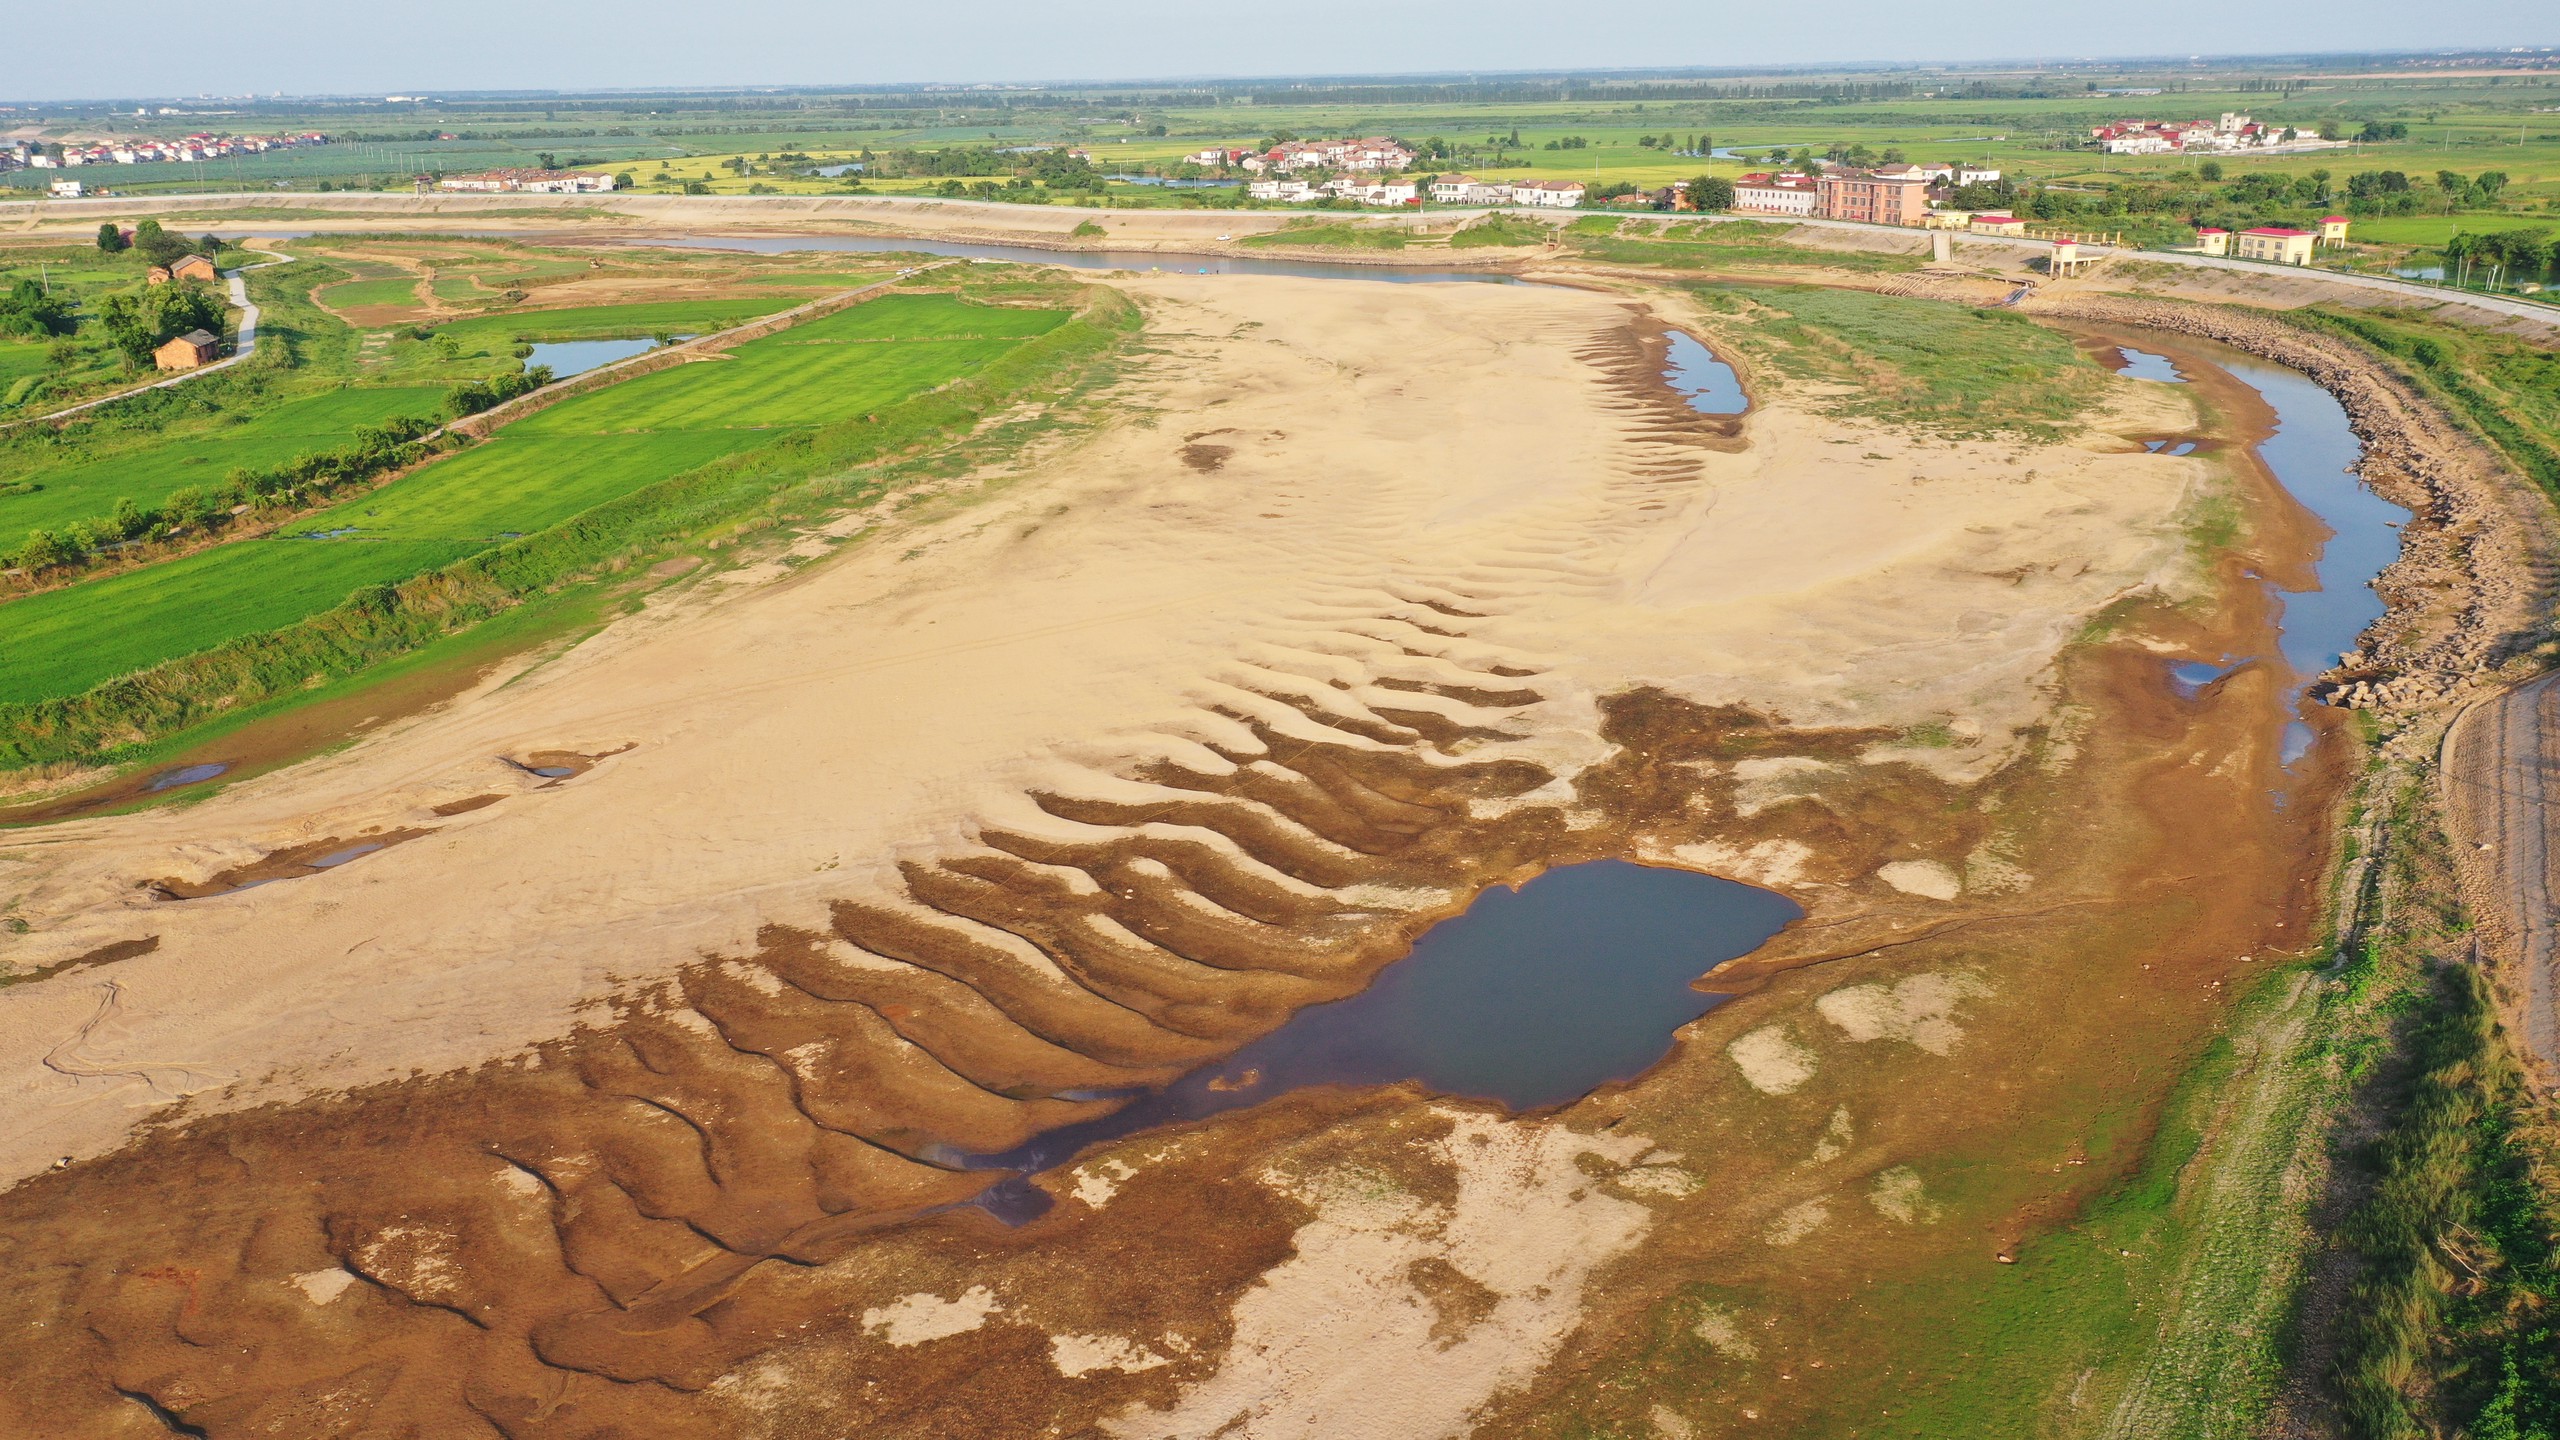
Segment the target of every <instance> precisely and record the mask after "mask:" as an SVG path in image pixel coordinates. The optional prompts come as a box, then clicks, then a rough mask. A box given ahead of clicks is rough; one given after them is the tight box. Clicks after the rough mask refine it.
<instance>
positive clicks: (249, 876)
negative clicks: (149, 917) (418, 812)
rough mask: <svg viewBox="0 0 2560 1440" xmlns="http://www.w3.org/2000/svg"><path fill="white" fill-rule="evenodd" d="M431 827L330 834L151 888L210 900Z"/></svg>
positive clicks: (168, 895) (169, 895)
mask: <svg viewBox="0 0 2560 1440" xmlns="http://www.w3.org/2000/svg"><path fill="white" fill-rule="evenodd" d="M434 833H435V832H434V831H432V830H416V829H407V830H389V831H384V832H382V833H380V834H377V835H366V836H361V837H358V838H355V839H342V838H339V837H337V836H331V837H329V838H328V839H325V840H312V841H307V842H305V843H303V844H300V845H293V846H288V847H286V848H285V849H282V850H275V851H270V852H269V853H267V854H265V855H262V856H260V857H259V858H257V859H255V860H252V861H250V862H249V863H248V864H246V865H235V866H233V867H232V868H230V869H228V870H225V871H222V872H221V873H219V874H217V875H214V876H212V877H211V878H209V879H205V880H200V881H198V880H156V881H153V882H152V884H151V890H152V892H153V893H154V894H156V895H158V896H159V897H160V898H161V899H163V900H210V899H212V898H213V897H215V896H217V895H237V894H239V893H240V892H241V891H243V890H255V889H257V888H258V887H259V886H261V885H273V884H274V883H276V882H277V881H279V880H299V879H301V878H303V877H304V876H306V875H317V874H320V873H321V872H322V871H325V870H335V869H337V868H338V867H339V866H341V865H344V864H346V863H348V862H349V861H352V860H360V859H363V858H364V857H365V856H367V855H370V854H372V853H374V852H375V851H377V850H385V849H388V848H390V847H391V846H394V845H400V844H405V843H406V842H408V841H411V840H415V839H417V838H418V837H420V836H422V835H432V834H434Z"/></svg>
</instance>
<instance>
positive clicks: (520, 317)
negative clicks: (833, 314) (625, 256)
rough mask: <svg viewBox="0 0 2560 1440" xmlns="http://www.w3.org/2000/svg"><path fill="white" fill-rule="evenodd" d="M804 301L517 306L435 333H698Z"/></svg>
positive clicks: (477, 338)
mask: <svg viewBox="0 0 2560 1440" xmlns="http://www.w3.org/2000/svg"><path fill="white" fill-rule="evenodd" d="M799 303H801V302H800V301H799V300H797V299H795V298H793V297H791V296H787V295H774V296H762V295H759V296H755V297H752V298H745V299H734V300H662V301H651V302H645V303H642V304H637V305H591V306H577V307H572V308H568V309H561V310H516V311H510V312H508V313H507V314H504V315H475V316H472V317H471V318H469V319H467V320H452V321H446V322H443V323H440V324H437V325H436V327H435V330H436V334H437V335H438V336H439V337H444V338H450V339H452V340H454V341H456V342H458V343H460V344H461V345H463V346H465V347H466V348H468V347H476V346H488V345H503V344H506V343H508V342H510V341H515V340H605V339H625V338H638V337H642V336H647V335H655V334H658V333H660V332H661V331H665V332H672V333H676V334H686V335H700V334H706V333H708V332H710V331H713V330H726V329H728V328H729V327H731V326H733V325H743V324H745V323H747V322H748V321H750V320H753V319H755V318H757V317H758V316H762V315H770V314H772V313H774V312H775V311H777V310H788V309H790V308H791V307H792V306H794V305H797V304H799Z"/></svg>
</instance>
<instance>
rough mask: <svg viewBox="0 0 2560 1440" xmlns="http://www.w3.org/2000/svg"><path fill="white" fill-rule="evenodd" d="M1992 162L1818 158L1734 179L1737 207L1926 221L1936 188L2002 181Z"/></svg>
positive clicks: (1873, 220)
mask: <svg viewBox="0 0 2560 1440" xmlns="http://www.w3.org/2000/svg"><path fill="white" fill-rule="evenodd" d="M1999 179H2000V172H1999V171H1997V170H1995V169H1992V168H1991V167H1989V166H1987V165H1960V164H1953V163H1947V164H1929V165H1904V164H1896V165H1880V166H1877V167H1876V168H1874V169H1872V170H1858V169H1852V168H1850V167H1848V166H1845V165H1829V164H1823V163H1821V162H1816V163H1815V164H1814V165H1813V166H1812V167H1810V168H1809V169H1808V170H1804V171H1778V172H1772V171H1762V172H1760V173H1758V174H1754V175H1745V176H1743V177H1742V178H1741V179H1739V180H1736V181H1734V182H1733V208H1734V209H1736V210H1738V211H1748V212H1749V213H1751V214H1754V215H1800V216H1808V217H1817V218H1820V219H1824V220H1863V221H1865V222H1867V223H1869V224H1871V225H1925V224H1927V223H1928V220H1929V214H1930V211H1929V202H1930V200H1931V199H1932V198H1933V195H1932V192H1943V191H1945V190H1947V189H1950V188H1959V187H1962V186H1966V185H1990V184H1996V183H1998V181H1999Z"/></svg>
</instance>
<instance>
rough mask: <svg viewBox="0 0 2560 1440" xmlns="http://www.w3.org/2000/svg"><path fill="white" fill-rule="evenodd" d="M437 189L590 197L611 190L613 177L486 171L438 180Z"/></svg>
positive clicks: (520, 171) (583, 173)
mask: <svg viewBox="0 0 2560 1440" xmlns="http://www.w3.org/2000/svg"><path fill="white" fill-rule="evenodd" d="M436 187H437V188H438V189H441V190H469V191H477V192H481V193H484V194H487V193H498V192H505V191H520V192H523V193H526V194H534V195H586V194H594V193H597V192H600V191H605V190H611V189H612V188H613V176H611V175H609V174H607V173H605V172H603V171H593V172H579V171H572V170H483V171H481V172H480V173H479V174H477V175H449V176H447V177H445V178H444V179H442V180H439V181H437V182H436Z"/></svg>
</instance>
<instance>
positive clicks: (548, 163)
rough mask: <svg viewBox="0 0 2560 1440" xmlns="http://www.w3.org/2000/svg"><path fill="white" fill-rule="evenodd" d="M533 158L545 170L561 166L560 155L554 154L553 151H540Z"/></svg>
mask: <svg viewBox="0 0 2560 1440" xmlns="http://www.w3.org/2000/svg"><path fill="white" fill-rule="evenodd" d="M533 158H534V160H535V161H536V162H537V163H538V164H540V165H541V166H542V168H543V169H545V170H557V169H559V168H560V157H559V156H558V155H555V154H553V153H552V152H551V151H548V150H544V151H541V152H538V153H537V154H535V156H534V157H533Z"/></svg>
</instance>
